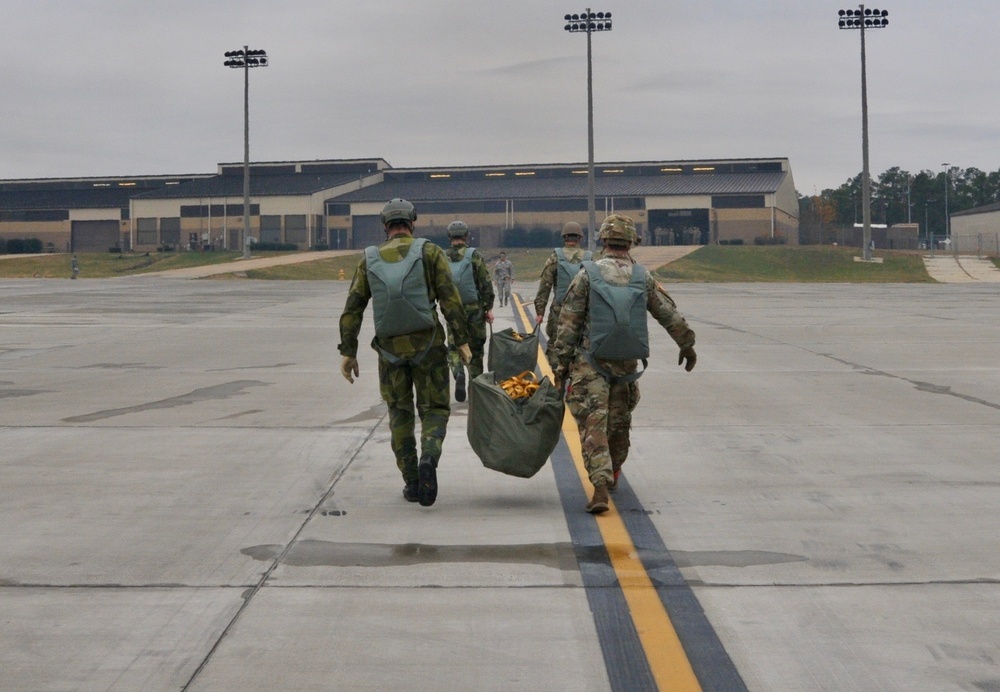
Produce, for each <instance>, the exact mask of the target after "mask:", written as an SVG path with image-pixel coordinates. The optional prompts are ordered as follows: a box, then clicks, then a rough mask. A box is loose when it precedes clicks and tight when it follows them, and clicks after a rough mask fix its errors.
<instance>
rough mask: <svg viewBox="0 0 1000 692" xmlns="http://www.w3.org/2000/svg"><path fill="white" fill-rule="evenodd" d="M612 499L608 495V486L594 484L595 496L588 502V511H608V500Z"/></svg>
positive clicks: (595, 512) (599, 512)
mask: <svg viewBox="0 0 1000 692" xmlns="http://www.w3.org/2000/svg"><path fill="white" fill-rule="evenodd" d="M610 501H611V500H610V498H609V497H608V486H606V485H597V486H594V497H593V499H591V501H590V502H588V503H587V511H588V512H590V513H591V514H601V513H603V512H607V511H608V502H610Z"/></svg>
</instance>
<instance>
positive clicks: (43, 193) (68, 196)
mask: <svg viewBox="0 0 1000 692" xmlns="http://www.w3.org/2000/svg"><path fill="white" fill-rule="evenodd" d="M134 194H135V188H121V187H109V188H80V189H62V190H60V189H51V190H0V209H6V210H14V209H17V210H24V209H115V208H118V209H127V208H128V201H129V199H130V198H131V197H132V196H133V195H134Z"/></svg>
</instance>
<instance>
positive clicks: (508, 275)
mask: <svg viewBox="0 0 1000 692" xmlns="http://www.w3.org/2000/svg"><path fill="white" fill-rule="evenodd" d="M493 278H494V279H495V280H496V282H497V283H500V280H501V279H511V280H513V278H514V265H513V264H511V262H510V260H497V263H496V264H494V265H493Z"/></svg>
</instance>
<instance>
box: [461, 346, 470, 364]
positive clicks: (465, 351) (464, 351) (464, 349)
mask: <svg viewBox="0 0 1000 692" xmlns="http://www.w3.org/2000/svg"><path fill="white" fill-rule="evenodd" d="M458 357H459V358H461V359H462V362H463V363H465V364H466V365H468V364H469V363H471V362H472V349H471V348H469V344H462V345H461V346H459V347H458Z"/></svg>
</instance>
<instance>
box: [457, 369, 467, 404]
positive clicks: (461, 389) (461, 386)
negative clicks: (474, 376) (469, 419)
mask: <svg viewBox="0 0 1000 692" xmlns="http://www.w3.org/2000/svg"><path fill="white" fill-rule="evenodd" d="M455 401H465V368H462V370H461V371H459V372H457V373H455Z"/></svg>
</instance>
